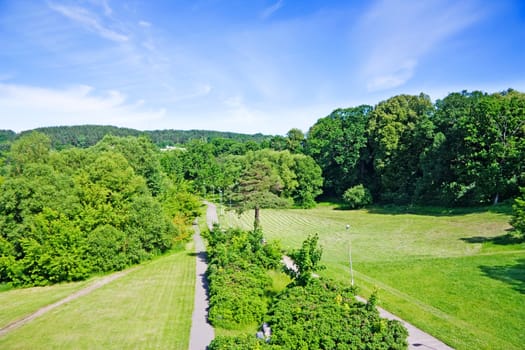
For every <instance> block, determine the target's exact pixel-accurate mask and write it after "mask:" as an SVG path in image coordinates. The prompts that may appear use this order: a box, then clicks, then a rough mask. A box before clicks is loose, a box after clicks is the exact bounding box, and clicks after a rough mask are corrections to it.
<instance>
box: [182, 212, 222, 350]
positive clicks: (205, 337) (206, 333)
mask: <svg viewBox="0 0 525 350" xmlns="http://www.w3.org/2000/svg"><path fill="white" fill-rule="evenodd" d="M206 204H207V205H208V209H207V211H206V214H207V215H206V221H207V223H208V225H210V224H211V225H212V226H213V223H214V222H217V221H218V220H217V219H216V218H217V211H216V209H215V206H214V205H212V204H211V203H206ZM210 211H213V212H214V214H215V215H214V214H213V213H211V214H210ZM214 219H215V220H214ZM193 230H194V231H195V234H194V235H193V240H194V242H195V253H196V255H197V265H196V280H195V303H194V306H193V316H192V322H191V333H190V347H189V349H190V350H204V349H206V347H207V346H208V345H209V344H210V342H211V341H212V340H213V338H214V337H215V332H214V331H213V327H212V326H211V325H210V324H209V323H208V307H209V303H208V280H207V279H206V269H207V267H208V264H207V262H206V261H207V256H206V247H205V245H204V242H203V241H202V237H201V235H200V230H199V225H198V224H195V225H193Z"/></svg>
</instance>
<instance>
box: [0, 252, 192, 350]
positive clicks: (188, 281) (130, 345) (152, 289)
mask: <svg viewBox="0 0 525 350" xmlns="http://www.w3.org/2000/svg"><path fill="white" fill-rule="evenodd" d="M190 248H191V247H189V246H188V249H187V250H186V251H180V252H175V253H171V254H169V255H165V256H162V257H159V258H157V259H155V260H153V261H150V262H147V263H145V264H142V265H139V266H138V267H135V268H132V269H131V270H130V271H129V273H128V274H126V275H125V276H123V277H121V278H119V279H117V280H114V281H112V282H110V283H108V284H106V285H105V286H103V287H101V288H99V289H97V290H94V291H93V292H91V293H90V294H88V295H85V296H82V297H80V298H78V299H76V300H74V301H71V302H69V303H67V304H64V305H62V306H60V307H58V308H56V309H54V310H52V311H50V312H48V313H47V314H45V315H43V316H41V317H39V318H37V319H35V320H33V321H31V322H30V323H28V324H26V325H24V326H22V327H21V328H18V329H15V330H13V331H12V332H10V333H8V334H6V335H5V336H3V337H0V349H184V350H186V349H188V345H189V335H190V327H191V316H192V310H193V302H194V300H193V295H194V288H195V256H194V255H193V254H191V253H190V251H191V252H192V251H193V250H192V249H190ZM99 278H100V277H97V278H94V279H92V280H89V281H86V282H80V283H70V284H64V285H56V286H50V287H42V288H31V289H19V290H9V291H6V292H1V293H0V322H1V326H2V327H3V326H5V325H6V324H7V323H9V322H11V321H12V320H13V319H19V318H20V317H23V316H25V315H27V314H30V313H32V312H34V311H36V310H37V309H38V308H40V307H42V306H45V305H48V304H50V303H53V302H55V301H57V300H59V299H61V298H63V297H65V296H67V295H69V294H71V293H73V292H75V291H77V290H80V289H81V288H83V287H85V286H87V285H89V284H91V283H95V282H96V281H97V279H99Z"/></svg>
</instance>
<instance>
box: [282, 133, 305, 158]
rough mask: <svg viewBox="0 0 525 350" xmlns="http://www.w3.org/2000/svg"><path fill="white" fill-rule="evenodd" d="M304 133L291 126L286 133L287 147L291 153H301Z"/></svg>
mask: <svg viewBox="0 0 525 350" xmlns="http://www.w3.org/2000/svg"><path fill="white" fill-rule="evenodd" d="M305 140H306V138H305V136H304V133H303V132H302V131H301V130H300V129H297V128H292V129H290V130H289V131H288V132H287V133H286V141H287V144H288V145H287V149H288V150H290V152H292V153H302V152H303V148H304V143H305Z"/></svg>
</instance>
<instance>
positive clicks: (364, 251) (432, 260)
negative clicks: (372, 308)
mask: <svg viewBox="0 0 525 350" xmlns="http://www.w3.org/2000/svg"><path fill="white" fill-rule="evenodd" d="M499 209H501V210H499ZM499 209H498V210H493V209H492V211H482V210H481V211H480V210H470V211H469V210H464V211H456V212H447V211H444V210H437V209H435V210H431V209H428V208H423V209H419V210H414V209H413V210H411V213H408V212H404V211H402V210H398V208H391V209H390V210H385V209H373V210H370V211H366V210H360V211H341V210H334V208H333V207H329V206H324V207H318V208H316V209H312V210H263V211H262V212H261V218H262V226H263V230H264V232H265V234H266V235H267V237H268V238H270V239H280V240H281V242H282V243H283V245H284V246H285V247H288V248H298V247H299V245H300V243H301V242H302V240H303V239H304V238H305V237H306V236H307V235H308V234H310V233H319V235H320V241H321V244H322V245H323V247H324V258H323V262H324V264H325V265H326V266H327V267H328V269H327V270H325V271H323V272H322V274H324V275H326V276H329V277H332V278H335V279H340V280H346V281H349V277H350V276H349V268H348V265H349V264H348V251H349V240H350V238H351V240H352V257H353V265H354V270H355V272H356V276H355V277H356V281H357V284H358V286H359V287H360V288H361V291H362V294H364V295H365V296H366V295H368V294H369V293H370V292H371V291H372V290H373V289H374V288H375V287H378V288H379V289H380V297H381V301H382V305H383V306H384V307H385V308H386V309H388V310H389V311H392V312H394V313H396V314H398V315H399V316H401V317H403V318H405V319H407V321H410V322H412V323H413V324H415V325H417V326H419V327H420V328H422V329H424V330H426V331H428V332H430V333H431V334H433V335H435V336H436V337H438V338H440V339H442V340H443V341H445V342H446V343H448V344H450V345H452V346H453V347H455V348H457V349H473V348H477V349H495V348H500V349H501V348H505V349H520V348H522V346H523V343H525V333H523V332H522V327H523V324H524V323H525V303H524V302H523V301H524V299H523V298H524V293H525V268H524V267H525V266H524V265H525V263H524V256H525V245H524V244H521V245H517V244H494V243H493V242H491V238H493V237H497V236H502V235H504V234H506V230H507V229H508V228H509V225H508V220H509V215H508V207H507V208H505V207H500V208H499ZM252 215H253V213H246V214H245V215H243V216H241V217H240V218H239V217H237V216H236V215H230V214H229V213H226V214H225V215H224V216H223V222H224V223H225V224H227V225H229V224H230V222H231V224H233V225H241V226H243V227H245V228H249V227H250V225H251V223H252V222H253V217H252ZM346 224H350V225H351V228H350V230H349V231H348V232H347V231H346V229H345V226H346Z"/></svg>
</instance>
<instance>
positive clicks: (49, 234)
mask: <svg viewBox="0 0 525 350" xmlns="http://www.w3.org/2000/svg"><path fill="white" fill-rule="evenodd" d="M0 187H1V191H0V283H10V284H12V285H15V286H18V285H21V286H30V285H45V284H50V283H56V282H62V281H75V280H81V279H84V278H86V277H88V276H90V275H91V274H92V273H96V272H106V271H114V270H120V269H123V268H125V267H126V266H130V265H132V264H136V263H139V262H141V261H144V260H146V259H150V258H152V257H153V256H155V255H157V254H161V253H163V252H165V251H167V250H169V249H171V248H172V247H174V246H176V245H177V243H178V242H180V241H183V240H185V239H186V238H188V236H189V234H190V231H189V230H188V225H189V224H190V223H191V221H192V220H193V218H194V217H195V216H197V215H199V210H200V206H201V204H200V202H199V199H198V198H197V197H196V196H194V195H192V194H191V193H190V192H189V187H188V185H186V184H185V183H183V182H178V183H176V182H174V181H172V180H170V178H169V177H168V176H167V175H166V174H165V173H164V171H163V170H162V168H161V164H160V162H159V159H158V150H157V149H156V147H155V146H154V145H153V144H152V143H151V142H150V141H149V140H148V139H147V138H144V137H139V138H136V137H127V138H119V137H115V136H106V137H104V138H103V139H102V140H101V141H100V142H99V143H97V144H96V145H94V146H93V147H90V148H86V149H80V148H70V149H66V150H62V151H56V150H52V149H51V141H50V139H49V138H48V137H47V136H46V135H44V134H40V133H37V132H33V133H29V134H26V135H24V136H22V137H20V138H18V139H16V140H15V141H14V142H13V143H12V144H11V147H10V150H9V152H8V153H7V155H6V160H5V161H4V164H3V166H2V168H1V176H0Z"/></svg>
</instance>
